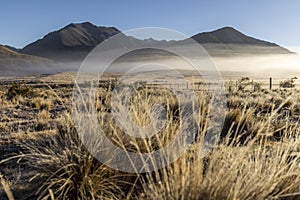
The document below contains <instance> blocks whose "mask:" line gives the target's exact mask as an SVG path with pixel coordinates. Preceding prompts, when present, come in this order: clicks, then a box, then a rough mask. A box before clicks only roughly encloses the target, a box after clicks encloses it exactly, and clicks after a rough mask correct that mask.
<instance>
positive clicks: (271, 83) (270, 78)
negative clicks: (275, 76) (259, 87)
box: [269, 77, 272, 90]
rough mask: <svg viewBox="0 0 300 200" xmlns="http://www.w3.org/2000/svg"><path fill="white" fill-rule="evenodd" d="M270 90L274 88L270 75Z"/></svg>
mask: <svg viewBox="0 0 300 200" xmlns="http://www.w3.org/2000/svg"><path fill="white" fill-rule="evenodd" d="M269 88H270V90H272V77H270V87H269Z"/></svg>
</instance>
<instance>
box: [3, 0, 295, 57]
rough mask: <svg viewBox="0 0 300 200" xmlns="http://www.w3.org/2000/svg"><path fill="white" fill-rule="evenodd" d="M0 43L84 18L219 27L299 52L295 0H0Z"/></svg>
mask: <svg viewBox="0 0 300 200" xmlns="http://www.w3.org/2000/svg"><path fill="white" fill-rule="evenodd" d="M0 8H1V12H0V19H1V20H0V27H1V29H0V30H1V31H0V36H1V37H0V44H4V45H10V46H14V47H17V48H21V47H24V46H25V45H26V44H29V43H31V42H33V41H35V40H37V39H39V38H42V37H43V36H44V35H46V34H47V33H49V32H51V31H54V30H57V29H60V28H62V27H64V26H66V25H67V24H69V23H72V22H74V23H76V22H77V23H78V22H85V21H89V22H91V23H93V24H95V25H99V26H114V27H116V28H118V29H119V30H121V31H127V30H129V29H133V28H141V27H162V28H169V29H173V30H176V31H179V32H181V33H184V34H186V35H188V36H192V35H194V34H196V33H199V32H203V31H211V30H215V29H218V28H221V27H224V26H232V27H234V28H236V29H237V30H239V31H241V32H243V33H245V34H247V35H250V36H253V37H255V38H259V39H263V40H267V41H270V42H275V43H277V44H279V45H282V46H284V47H288V48H290V49H292V50H296V51H299V52H300V48H299V47H300V1H298V0H285V1H282V0H263V1H262V0H251V1H241V0H236V1H233V0H226V1H224V0H207V1H201V0H198V1H197V0H187V1H177V0H173V1H171V0H160V1H159V0H151V1H146V0H144V1H143V0H120V1H115V0H110V1H109V0H94V1H89V0H87V1H79V0H73V1H71V0H65V1H61V0H60V1H59V0H51V1H46V0H27V1H19V0H3V1H1V2H0Z"/></svg>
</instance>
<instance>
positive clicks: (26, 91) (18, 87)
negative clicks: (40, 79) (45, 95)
mask: <svg viewBox="0 0 300 200" xmlns="http://www.w3.org/2000/svg"><path fill="white" fill-rule="evenodd" d="M17 95H20V96H22V97H28V98H32V97H35V96H37V93H36V92H35V91H34V89H33V88H31V87H29V86H27V85H26V84H25V83H24V84H21V83H14V84H12V86H10V87H9V88H8V91H7V93H6V96H7V98H8V99H9V100H11V99H13V98H14V97H15V96H17Z"/></svg>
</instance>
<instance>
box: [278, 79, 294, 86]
mask: <svg viewBox="0 0 300 200" xmlns="http://www.w3.org/2000/svg"><path fill="white" fill-rule="evenodd" d="M296 79H297V77H293V78H290V79H288V80H284V81H280V83H279V86H280V87H282V88H293V87H295V80H296Z"/></svg>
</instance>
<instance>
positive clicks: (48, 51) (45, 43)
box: [21, 22, 120, 61]
mask: <svg viewBox="0 0 300 200" xmlns="http://www.w3.org/2000/svg"><path fill="white" fill-rule="evenodd" d="M118 33H120V31H119V30H118V29H116V28H114V27H104V26H96V25H94V24H92V23H90V22H82V23H70V24H69V25H67V26H65V27H63V28H62V29H59V30H57V31H54V32H51V33H49V34H47V35H46V36H45V37H44V38H43V39H40V40H37V41H35V42H33V43H31V44H29V45H27V46H26V47H24V48H23V49H22V50H21V52H23V53H26V54H30V55H38V56H41V57H44V58H50V59H53V60H60V61H64V60H74V59H79V60H81V59H82V58H84V57H85V56H86V55H87V54H88V53H89V52H90V51H91V50H92V49H93V48H95V47H96V46H97V45H98V44H99V43H101V42H102V41H104V40H106V39H108V38H109V37H111V36H113V35H115V34H118Z"/></svg>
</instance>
